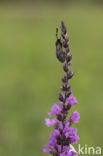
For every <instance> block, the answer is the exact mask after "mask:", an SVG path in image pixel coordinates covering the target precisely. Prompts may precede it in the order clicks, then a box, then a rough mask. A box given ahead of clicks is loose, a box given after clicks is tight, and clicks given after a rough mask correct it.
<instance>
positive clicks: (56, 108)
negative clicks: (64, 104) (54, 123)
mask: <svg viewBox="0 0 103 156" xmlns="http://www.w3.org/2000/svg"><path fill="white" fill-rule="evenodd" d="M51 111H52V113H48V115H49V116H52V115H59V114H60V113H61V108H60V107H59V106H58V105H57V104H54V105H53V106H52V107H51Z"/></svg>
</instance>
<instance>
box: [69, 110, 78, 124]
mask: <svg viewBox="0 0 103 156" xmlns="http://www.w3.org/2000/svg"><path fill="white" fill-rule="evenodd" d="M79 119H80V114H79V113H78V112H77V111H75V112H73V113H72V115H71V116H70V122H73V123H78V122H79Z"/></svg>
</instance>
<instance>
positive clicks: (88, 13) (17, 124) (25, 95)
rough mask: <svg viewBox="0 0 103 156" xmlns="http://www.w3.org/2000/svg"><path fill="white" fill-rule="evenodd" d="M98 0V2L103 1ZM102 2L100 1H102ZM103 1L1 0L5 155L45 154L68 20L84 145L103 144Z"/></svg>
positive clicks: (0, 111)
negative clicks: (58, 44)
mask: <svg viewBox="0 0 103 156" xmlns="http://www.w3.org/2000/svg"><path fill="white" fill-rule="evenodd" d="M97 2H98V3H97ZM99 2H100V3H99ZM101 2H102V1H96V0H94V1H93V0H91V1H84V2H81V1H78V3H77V2H75V1H73V2H72V1H70V3H68V1H52V2H51V1H39V2H36V1H34V2H31V1H30V2H29V1H28V2H27V1H26V2H25V1H22V2H20V1H19V3H17V2H14V1H12V2H8V1H7V2H6V1H5V3H4V2H0V156H14V155H15V156H41V155H42V156H44V155H45V154H43V153H42V147H43V145H44V144H46V143H47V141H48V139H49V132H50V130H51V128H47V127H46V126H45V123H44V118H45V117H47V112H49V111H50V108H51V106H52V105H53V104H54V103H58V99H57V95H58V92H59V91H60V85H61V77H62V76H63V74H64V73H63V71H62V64H61V63H60V62H59V61H58V60H57V59H56V56H55V41H56V37H55V31H56V27H60V22H61V20H64V21H65V23H66V26H67V29H68V34H69V36H70V45H71V49H72V51H71V53H72V55H73V60H72V67H71V68H72V70H73V71H74V72H75V77H74V78H73V79H72V81H71V86H72V90H73V93H74V95H75V96H76V97H77V99H78V102H79V105H78V106H76V107H74V108H73V109H72V110H71V112H72V111H73V110H78V111H79V112H80V114H81V119H80V123H79V124H78V125H76V127H78V134H79V136H80V141H79V143H80V144H81V146H83V145H85V144H87V145H88V146H94V147H95V146H102V144H103V143H102V142H103V141H102V138H103V101H102V99H103V5H102V3H101Z"/></svg>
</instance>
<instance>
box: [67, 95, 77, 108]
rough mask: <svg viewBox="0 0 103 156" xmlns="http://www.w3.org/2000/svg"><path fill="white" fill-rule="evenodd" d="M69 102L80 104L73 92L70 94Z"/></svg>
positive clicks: (70, 103)
mask: <svg viewBox="0 0 103 156" xmlns="http://www.w3.org/2000/svg"><path fill="white" fill-rule="evenodd" d="M68 103H69V105H71V106H72V105H77V104H78V102H77V100H76V98H75V97H74V96H73V95H72V94H71V95H70V96H69V98H68Z"/></svg>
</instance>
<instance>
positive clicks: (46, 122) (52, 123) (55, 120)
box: [45, 118, 58, 127]
mask: <svg viewBox="0 0 103 156" xmlns="http://www.w3.org/2000/svg"><path fill="white" fill-rule="evenodd" d="M45 124H46V125H47V126H48V127H50V126H56V125H57V124H58V120H57V119H56V118H54V119H52V120H50V119H48V118H46V119H45Z"/></svg>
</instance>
